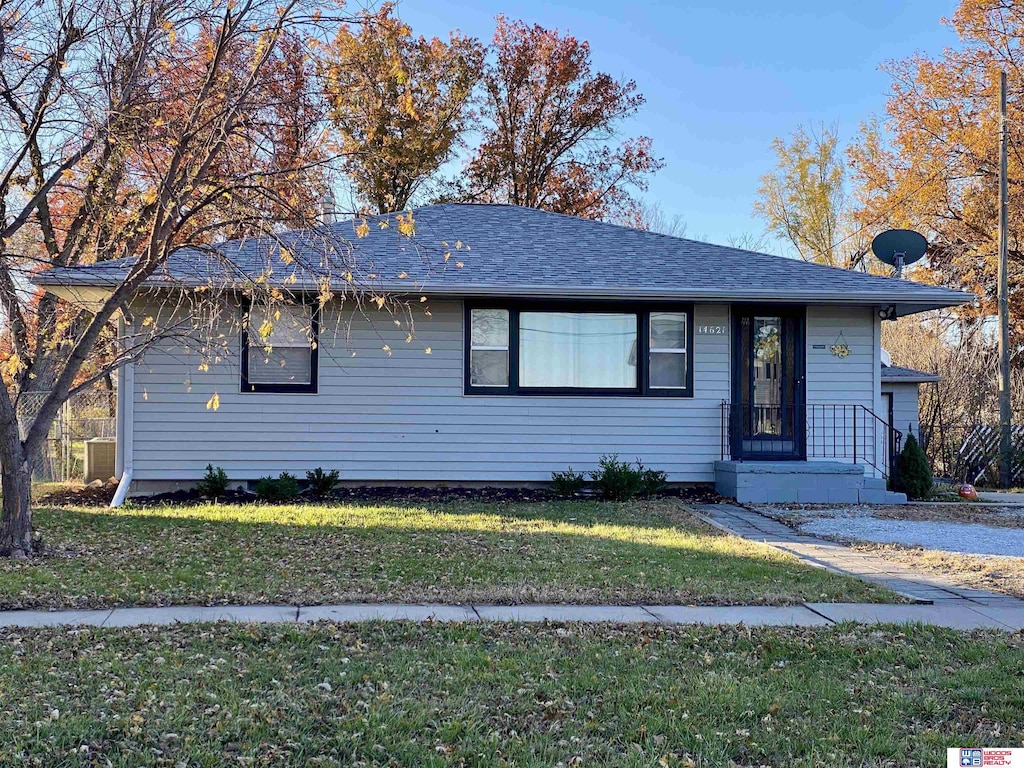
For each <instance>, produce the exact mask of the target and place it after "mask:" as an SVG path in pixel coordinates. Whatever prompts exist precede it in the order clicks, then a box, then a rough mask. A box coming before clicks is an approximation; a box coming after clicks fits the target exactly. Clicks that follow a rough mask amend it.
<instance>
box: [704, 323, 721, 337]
mask: <svg viewBox="0 0 1024 768" xmlns="http://www.w3.org/2000/svg"><path fill="white" fill-rule="evenodd" d="M697 333H698V334H699V335H701V336H724V335H725V333H726V328H725V326H724V325H698V326H697Z"/></svg>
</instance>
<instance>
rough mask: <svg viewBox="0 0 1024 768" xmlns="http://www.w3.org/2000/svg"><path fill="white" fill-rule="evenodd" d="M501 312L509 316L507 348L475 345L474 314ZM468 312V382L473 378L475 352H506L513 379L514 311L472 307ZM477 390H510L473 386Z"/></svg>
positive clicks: (506, 387)
mask: <svg viewBox="0 0 1024 768" xmlns="http://www.w3.org/2000/svg"><path fill="white" fill-rule="evenodd" d="M487 309H490V310H500V311H502V312H505V313H506V314H507V315H508V339H507V340H506V341H505V346H502V347H495V346H490V345H481V346H474V345H473V327H472V326H473V312H474V311H477V310H487ZM467 311H468V313H469V314H468V317H469V320H468V321H467V323H466V328H467V329H468V330H469V335H468V336H467V337H466V343H467V344H468V345H469V352H468V354H467V355H466V377H467V380H468V379H469V378H470V377H472V375H473V371H472V358H473V353H474V352H504V353H505V358H506V360H507V362H508V375H509V378H511V377H512V311H511V310H509V309H505V308H504V307H471V308H470V309H469V310H467ZM473 387H474V388H475V389H480V390H487V391H490V392H494V391H495V390H497V391H498V392H503V391H505V390H507V389H508V384H473Z"/></svg>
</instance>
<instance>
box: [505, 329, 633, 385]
mask: <svg viewBox="0 0 1024 768" xmlns="http://www.w3.org/2000/svg"><path fill="white" fill-rule="evenodd" d="M636 339H637V316H636V315H635V314H611V313H603V312H602V313H598V312H520V313H519V361H518V362H519V386H520V387H546V388H558V387H564V388H572V389H635V388H636V386H637V381H638V377H637V371H636V362H637V357H636Z"/></svg>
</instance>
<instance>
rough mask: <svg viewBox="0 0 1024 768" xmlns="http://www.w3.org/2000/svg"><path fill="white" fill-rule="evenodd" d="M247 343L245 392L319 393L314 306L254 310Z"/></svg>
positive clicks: (246, 334)
mask: <svg viewBox="0 0 1024 768" xmlns="http://www.w3.org/2000/svg"><path fill="white" fill-rule="evenodd" d="M245 342H246V347H245V350H244V358H243V364H242V391H243V392H315V391H316V367H317V366H316V363H317V325H316V319H315V316H314V314H313V309H312V307H310V306H307V305H277V306H272V307H261V306H253V307H251V308H250V310H249V322H248V324H247V326H246V332H245Z"/></svg>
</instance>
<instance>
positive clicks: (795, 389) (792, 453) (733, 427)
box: [730, 307, 806, 460]
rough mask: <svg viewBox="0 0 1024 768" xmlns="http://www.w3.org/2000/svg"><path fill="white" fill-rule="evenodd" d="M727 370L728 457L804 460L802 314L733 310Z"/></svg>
mask: <svg viewBox="0 0 1024 768" xmlns="http://www.w3.org/2000/svg"><path fill="white" fill-rule="evenodd" d="M732 368H733V398H732V407H731V414H730V432H731V447H732V456H733V458H735V459H763V460H767V459H778V460H782V459H802V458H804V457H805V445H806V440H805V435H804V313H803V310H799V311H794V310H783V311H780V310H779V309H778V308H774V307H749V308H748V307H742V308H736V310H735V311H734V314H733V366H732Z"/></svg>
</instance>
